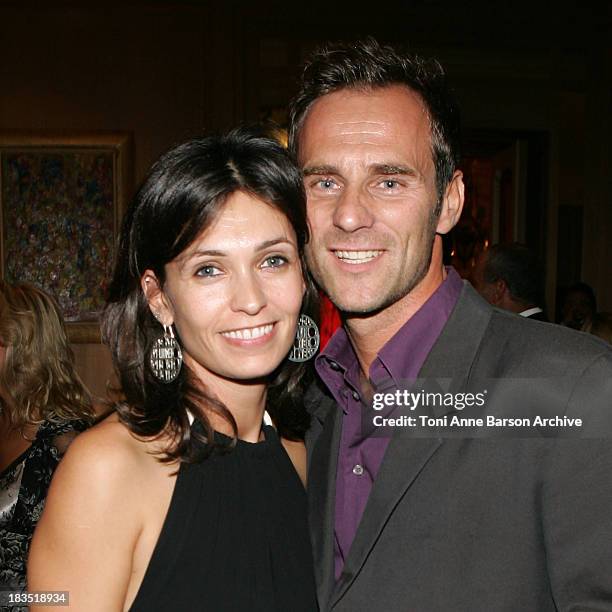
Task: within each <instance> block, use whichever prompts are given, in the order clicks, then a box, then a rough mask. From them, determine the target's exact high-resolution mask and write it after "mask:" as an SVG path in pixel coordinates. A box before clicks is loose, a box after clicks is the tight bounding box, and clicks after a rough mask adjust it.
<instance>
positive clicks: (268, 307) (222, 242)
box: [145, 192, 305, 381]
mask: <svg viewBox="0 0 612 612" xmlns="http://www.w3.org/2000/svg"><path fill="white" fill-rule="evenodd" d="M165 272H166V282H165V284H164V286H163V291H162V293H161V294H160V300H161V302H160V303H161V304H162V306H161V308H158V309H157V310H159V311H160V315H162V316H161V320H162V321H163V322H164V323H169V322H173V323H174V325H175V326H176V329H177V330H178V333H179V335H180V338H181V342H182V346H183V356H184V359H185V362H186V363H187V364H188V365H189V366H190V367H191V368H192V369H193V370H194V371H195V372H196V373H197V374H198V375H199V376H200V378H202V379H203V380H204V381H206V380H207V379H209V377H210V376H211V375H213V376H218V377H222V378H225V379H238V380H250V379H257V378H260V377H263V376H266V375H268V374H270V373H271V372H273V371H274V370H275V369H276V367H277V366H278V365H279V364H280V363H281V361H282V360H283V359H284V358H285V356H286V355H287V353H288V352H289V349H290V348H291V346H292V344H293V339H294V336H295V328H296V322H297V318H298V316H299V313H300V307H301V303H302V297H303V295H304V291H305V285H304V281H303V277H302V270H301V266H300V259H299V255H298V249H297V241H296V237H295V232H294V231H293V228H292V227H291V225H290V223H289V221H288V220H287V219H286V217H285V216H284V215H283V214H282V213H281V212H279V211H278V210H277V209H276V208H274V207H272V206H270V205H268V204H265V203H264V202H262V201H261V200H258V199H255V198H254V197H252V196H250V195H247V194H245V193H242V192H236V193H234V194H232V195H231V196H230V197H229V198H228V199H227V201H226V203H225V205H224V206H223V208H222V209H221V211H220V213H219V214H218V216H217V218H216V219H215V221H214V222H213V224H212V225H211V226H210V227H208V228H207V229H206V230H205V231H204V232H202V234H200V236H198V238H196V240H195V241H194V242H193V244H191V245H190V246H189V247H188V248H187V249H186V250H185V251H184V252H183V253H181V255H179V256H178V257H177V258H176V259H175V260H173V261H172V262H170V263H169V264H167V265H166V268H165ZM146 282H147V281H146V274H145V284H146ZM151 306H152V308H153V310H156V307H155V305H154V303H151Z"/></svg>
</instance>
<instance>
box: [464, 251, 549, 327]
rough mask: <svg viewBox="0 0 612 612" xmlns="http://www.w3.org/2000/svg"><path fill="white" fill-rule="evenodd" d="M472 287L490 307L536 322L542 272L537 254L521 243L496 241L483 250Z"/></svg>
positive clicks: (541, 296) (539, 312)
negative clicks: (500, 242) (498, 242)
mask: <svg viewBox="0 0 612 612" xmlns="http://www.w3.org/2000/svg"><path fill="white" fill-rule="evenodd" d="M472 280H473V282H472V284H473V285H474V288H475V289H476V291H478V293H480V295H482V297H483V298H484V299H485V300H487V302H489V304H491V305H493V306H497V307H498V308H503V309H504V310H509V311H510V312H515V313H516V314H519V315H521V316H522V317H526V318H528V319H535V320H536V321H548V317H547V316H546V313H545V312H544V307H543V306H544V274H543V270H542V266H541V264H540V262H539V261H538V258H537V255H536V254H535V253H534V252H533V251H532V250H531V249H529V248H528V247H526V246H525V245H523V244H518V243H516V242H515V243H512V244H496V245H493V246H492V247H491V248H489V249H487V250H485V251H483V252H482V253H481V254H480V257H479V258H478V261H477V263H476V267H475V269H474V274H473V279H472Z"/></svg>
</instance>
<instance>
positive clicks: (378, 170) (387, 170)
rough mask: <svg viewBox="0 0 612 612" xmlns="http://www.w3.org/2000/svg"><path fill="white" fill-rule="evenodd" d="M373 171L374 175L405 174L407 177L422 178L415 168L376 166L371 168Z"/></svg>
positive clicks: (391, 165) (387, 165)
mask: <svg viewBox="0 0 612 612" xmlns="http://www.w3.org/2000/svg"><path fill="white" fill-rule="evenodd" d="M371 171H372V173H373V174H385V175H387V174H388V175H391V174H403V175H405V176H413V177H415V178H416V177H419V176H420V174H419V173H418V172H417V171H416V170H415V169H414V168H410V167H409V166H402V165H396V164H375V165H373V166H371Z"/></svg>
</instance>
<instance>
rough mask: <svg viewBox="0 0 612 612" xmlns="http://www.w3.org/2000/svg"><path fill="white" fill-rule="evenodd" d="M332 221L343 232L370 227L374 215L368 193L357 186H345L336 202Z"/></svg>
mask: <svg viewBox="0 0 612 612" xmlns="http://www.w3.org/2000/svg"><path fill="white" fill-rule="evenodd" d="M333 222H334V225H335V226H336V227H338V228H339V229H341V230H343V231H345V232H355V231H357V230H359V229H362V228H368V227H371V226H372V224H373V223H374V215H373V214H372V209H371V202H370V198H369V197H368V194H367V193H364V192H363V191H362V190H361V189H358V188H346V189H345V190H344V191H343V193H342V195H340V196H339V198H338V200H337V202H336V207H335V209H334V216H333Z"/></svg>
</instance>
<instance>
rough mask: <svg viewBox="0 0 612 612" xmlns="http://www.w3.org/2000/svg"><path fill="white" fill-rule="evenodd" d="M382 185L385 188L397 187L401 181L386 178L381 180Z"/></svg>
mask: <svg viewBox="0 0 612 612" xmlns="http://www.w3.org/2000/svg"><path fill="white" fill-rule="evenodd" d="M381 185H382V186H383V187H384V188H385V189H395V188H396V187H398V186H399V183H398V182H397V181H396V180H394V179H385V180H384V181H382V182H381Z"/></svg>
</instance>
